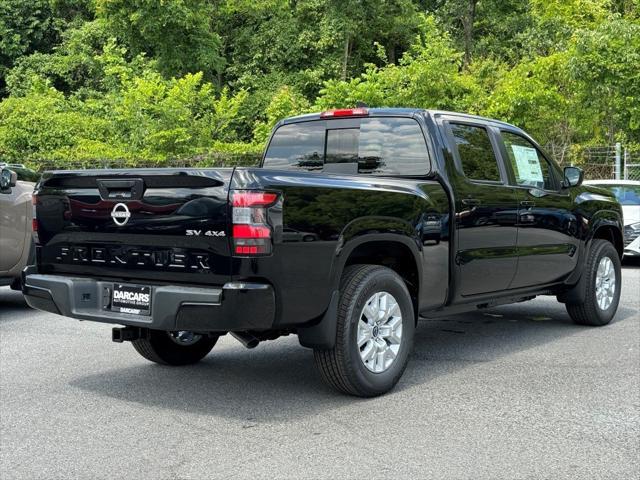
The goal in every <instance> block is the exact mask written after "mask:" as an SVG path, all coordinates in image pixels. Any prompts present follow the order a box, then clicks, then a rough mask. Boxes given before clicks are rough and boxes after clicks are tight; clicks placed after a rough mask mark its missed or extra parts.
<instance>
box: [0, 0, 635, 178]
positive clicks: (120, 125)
mask: <svg viewBox="0 0 640 480" xmlns="http://www.w3.org/2000/svg"><path fill="white" fill-rule="evenodd" d="M0 99H1V101H0V160H7V161H13V162H28V163H32V164H38V163H42V162H53V163H55V164H59V165H65V164H68V163H69V162H70V161H72V160H73V161H79V162H84V163H85V164H87V165H91V164H94V163H95V161H102V160H105V159H107V160H119V161H123V162H126V163H128V164H131V165H135V164H136V163H138V162H141V161H144V162H157V163H163V162H166V161H168V160H169V159H187V158H188V159H203V158H204V159H213V160H212V161H213V162H214V163H215V161H218V160H219V159H220V158H226V154H229V155H231V156H232V157H233V158H241V157H240V156H238V154H244V155H245V156H242V158H252V157H251V154H256V153H258V152H259V151H260V150H261V149H262V148H263V145H264V142H265V140H266V138H267V137H268V134H269V131H270V129H271V128H272V126H273V125H274V123H275V122H276V121H277V120H278V119H280V118H282V117H284V116H288V115H292V114H297V113H302V112H307V111H313V110H321V109H326V108H331V107H345V106H353V105H355V103H356V102H358V101H364V102H366V103H367V104H368V105H370V106H411V107H424V108H438V109H448V110H458V111H468V112H472V113H479V114H484V115H488V116H491V117H496V118H500V119H504V120H506V121H509V122H513V123H516V124H518V125H520V126H522V127H524V128H525V129H527V130H529V131H530V132H531V133H532V134H533V135H534V136H536V137H537V138H538V139H539V141H540V142H541V143H543V144H546V145H549V146H550V147H551V148H552V149H553V150H554V153H555V154H557V155H559V156H562V155H564V154H566V152H567V150H568V149H569V148H570V147H571V146H574V148H575V146H580V145H583V146H584V145H589V144H596V143H607V144H609V143H613V142H616V141H623V142H626V143H629V144H632V143H637V144H640V0H257V1H256V0H29V1H27V0H0ZM246 154H248V155H249V157H246ZM234 156H235V157H234Z"/></svg>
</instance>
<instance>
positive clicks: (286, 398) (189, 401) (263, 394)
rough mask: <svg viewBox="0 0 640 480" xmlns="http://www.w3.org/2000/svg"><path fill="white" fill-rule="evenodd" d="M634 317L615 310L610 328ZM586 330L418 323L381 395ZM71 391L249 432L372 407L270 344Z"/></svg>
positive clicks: (541, 312) (547, 305) (551, 319)
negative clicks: (241, 426) (401, 372)
mask: <svg viewBox="0 0 640 480" xmlns="http://www.w3.org/2000/svg"><path fill="white" fill-rule="evenodd" d="M635 313H636V312H635V311H634V310H633V309H629V308H624V307H621V308H620V310H619V312H618V314H617V316H616V320H615V321H616V322H621V321H624V320H625V319H627V318H629V317H631V316H632V315H634V314H635ZM586 328H589V327H582V326H577V325H575V324H573V323H572V322H571V320H570V318H569V316H568V315H567V313H566V311H565V310H564V307H563V306H562V305H560V304H558V303H555V302H553V301H552V302H550V301H542V302H532V303H528V304H526V306H524V304H520V305H509V306H505V307H499V308H494V309H492V310H489V311H486V312H473V313H469V314H461V315H456V316H451V317H449V318H447V319H442V320H423V321H421V323H420V325H419V328H418V329H417V331H416V342H415V350H414V353H413V355H412V358H411V361H410V363H409V367H408V368H407V371H406V372H405V376H404V378H403V379H402V380H401V381H400V384H399V385H398V387H397V388H396V389H395V391H394V392H392V393H390V394H389V395H391V396H393V395H394V394H398V393H399V392H402V391H403V390H405V389H408V388H416V387H417V386H422V387H423V388H426V386H427V385H428V384H429V382H430V381H432V380H433V379H435V378H437V377H438V376H440V375H448V374H451V372H452V369H453V370H456V369H461V368H465V367H466V366H468V365H470V364H474V363H478V362H489V361H492V360H495V359H498V358H500V357H504V356H508V355H511V354H514V353H517V352H520V351H524V350H526V349H529V348H534V347H536V346H539V345H542V344H545V343H548V342H553V341H555V340H557V339H558V338H561V337H566V336H569V335H573V334H575V333H580V332H583V331H584V330H585V329H586ZM603 328H607V327H603ZM603 333H604V332H603ZM72 385H73V386H75V387H77V388H80V389H82V390H85V391H91V392H94V393H97V394H99V395H104V396H108V397H112V398H116V399H119V400H123V401H129V402H135V403H139V404H143V405H147V406H152V407H160V408H163V409H169V410H173V411H176V412H181V411H189V412H197V413H200V414H202V415H206V416H209V415H213V416H220V417H225V418H229V417H232V418H237V419H239V420H241V421H244V422H248V425H249V426H250V425H252V424H255V423H260V422H288V421H290V420H291V419H294V418H298V417H304V416H309V415H314V414H322V413H323V412H326V411H329V410H332V409H335V408H339V407H340V406H341V405H349V404H353V403H354V401H360V402H362V403H363V405H362V406H363V408H369V407H366V406H365V404H366V403H368V402H377V400H376V399H372V400H357V399H354V398H352V397H346V396H342V395H340V394H337V393H334V392H332V391H330V390H329V389H328V388H327V387H325V386H324V384H323V383H322V382H321V380H320V378H319V375H318V373H317V372H316V370H315V367H314V364H313V356H312V354H311V351H310V350H307V349H303V348H301V347H299V346H298V345H297V342H295V344H294V343H292V342H286V343H284V342H280V343H278V342H272V343H268V344H264V345H261V346H259V347H258V348H257V349H256V350H252V351H247V350H244V349H239V348H224V349H221V350H219V351H216V349H215V348H214V350H213V352H212V354H210V355H209V356H208V357H207V358H206V359H205V360H204V361H203V362H201V363H200V364H198V365H194V366H189V367H182V368H172V367H162V366H158V365H152V364H146V363H140V364H137V365H135V366H130V367H127V368H121V369H117V370H111V371H105V372H103V373H101V374H99V375H88V376H85V377H82V378H80V379H77V380H75V381H73V382H72ZM372 407H373V406H372Z"/></svg>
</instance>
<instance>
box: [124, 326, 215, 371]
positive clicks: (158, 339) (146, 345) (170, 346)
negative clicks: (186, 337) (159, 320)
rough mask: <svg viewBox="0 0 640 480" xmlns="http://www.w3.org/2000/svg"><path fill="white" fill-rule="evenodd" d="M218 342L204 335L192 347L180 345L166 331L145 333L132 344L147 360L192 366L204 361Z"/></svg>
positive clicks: (147, 331) (162, 363)
mask: <svg viewBox="0 0 640 480" xmlns="http://www.w3.org/2000/svg"><path fill="white" fill-rule="evenodd" d="M217 341H218V337H208V336H206V335H203V336H202V337H201V338H200V340H198V341H196V342H195V343H192V344H190V345H179V344H178V343H176V342H175V341H173V340H172V339H171V338H170V337H169V332H166V331H164V330H146V332H145V331H143V335H142V338H139V339H138V340H134V341H133V342H131V343H132V344H133V348H135V349H136V351H137V352H138V353H139V354H140V355H142V356H143V357H144V358H146V359H147V360H150V361H152V362H155V363H159V364H161V365H174V366H178V365H191V364H193V363H197V362H199V361H200V360H202V359H203V358H204V357H206V356H207V354H208V353H209V352H210V351H211V349H212V348H213V346H214V345H215V344H216V342H217Z"/></svg>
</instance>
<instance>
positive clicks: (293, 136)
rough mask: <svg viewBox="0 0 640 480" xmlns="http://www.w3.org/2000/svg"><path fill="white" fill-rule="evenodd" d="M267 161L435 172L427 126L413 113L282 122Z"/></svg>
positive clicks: (326, 168)
mask: <svg viewBox="0 0 640 480" xmlns="http://www.w3.org/2000/svg"><path fill="white" fill-rule="evenodd" d="M334 127H335V128H334ZM263 167H264V168H273V169H289V170H291V169H293V170H310V171H323V172H334V173H365V174H374V175H424V174H426V173H428V172H429V154H428V153H427V146H426V143H425V140H424V136H423V135H422V130H421V129H420V126H419V125H418V123H417V122H416V121H415V120H413V119H411V118H393V117H374V118H363V119H349V120H347V121H344V120H328V121H312V122H304V123H292V124H289V125H283V126H281V127H280V128H278V130H277V131H276V133H275V134H274V136H273V138H272V139H271V143H270V144H269V148H268V149H267V153H266V154H265V159H264V163H263Z"/></svg>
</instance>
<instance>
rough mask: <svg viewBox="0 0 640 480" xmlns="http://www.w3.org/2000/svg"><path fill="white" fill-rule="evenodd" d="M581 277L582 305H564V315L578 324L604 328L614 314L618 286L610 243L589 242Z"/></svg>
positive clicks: (617, 270) (616, 261) (617, 262)
mask: <svg viewBox="0 0 640 480" xmlns="http://www.w3.org/2000/svg"><path fill="white" fill-rule="evenodd" d="M583 275H586V277H585V283H586V291H585V296H584V302H580V303H567V305H566V307H567V312H569V316H570V317H571V318H572V319H573V321H574V322H575V323H578V324H580V325H591V326H602V325H606V324H608V323H609V322H610V321H611V319H612V318H613V316H614V315H615V314H616V310H617V309H618V302H619V301H620V290H621V287H622V275H621V268H620V257H619V256H618V252H617V251H616V249H615V248H614V247H613V245H612V244H611V243H610V242H607V241H606V240H600V239H598V240H593V243H592V245H591V250H590V253H589V257H588V258H587V263H586V266H585V271H584V272H583Z"/></svg>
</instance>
